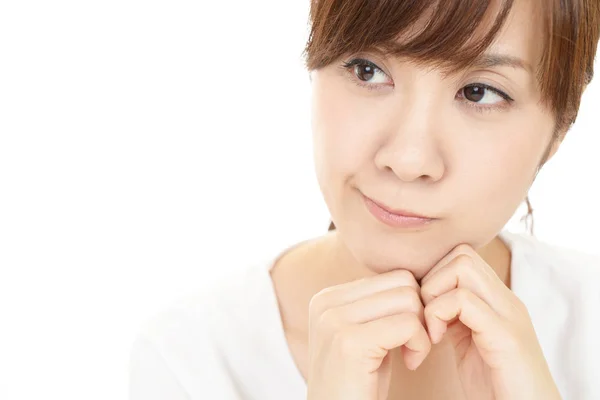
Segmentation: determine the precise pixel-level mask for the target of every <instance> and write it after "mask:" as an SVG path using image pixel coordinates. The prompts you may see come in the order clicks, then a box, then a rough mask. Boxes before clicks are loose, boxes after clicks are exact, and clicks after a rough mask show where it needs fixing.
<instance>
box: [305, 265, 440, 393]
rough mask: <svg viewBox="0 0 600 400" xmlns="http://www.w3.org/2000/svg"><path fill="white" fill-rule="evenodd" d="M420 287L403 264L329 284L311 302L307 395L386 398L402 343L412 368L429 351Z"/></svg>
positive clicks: (403, 350)
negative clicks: (393, 357) (395, 351)
mask: <svg viewBox="0 0 600 400" xmlns="http://www.w3.org/2000/svg"><path fill="white" fill-rule="evenodd" d="M419 292H420V287H419V285H418V283H417V281H416V279H415V278H414V276H413V275H412V274H411V273H410V272H408V271H406V270H395V271H390V272H386V273H383V274H379V275H376V276H373V277H369V278H365V279H360V280H357V281H354V282H349V283H345V284H342V285H338V286H334V287H331V288H327V289H324V290H322V291H321V292H319V293H318V294H316V295H315V296H314V297H313V298H312V300H311V302H310V307H309V370H308V379H307V381H308V397H307V399H308V400H342V399H343V400H384V399H386V398H387V394H388V390H389V385H390V379H391V373H392V366H391V358H390V356H389V351H390V350H392V349H394V348H397V347H401V346H402V347H401V352H402V356H403V359H404V364H405V365H406V367H407V368H409V369H411V370H414V369H416V368H417V367H418V366H419V365H421V363H422V362H423V360H424V359H425V358H426V357H427V355H428V354H429V351H430V349H431V342H430V341H429V336H428V334H427V331H426V329H425V327H424V320H423V303H422V302H421V297H420V293H419Z"/></svg>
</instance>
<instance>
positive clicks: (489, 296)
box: [421, 254, 512, 314]
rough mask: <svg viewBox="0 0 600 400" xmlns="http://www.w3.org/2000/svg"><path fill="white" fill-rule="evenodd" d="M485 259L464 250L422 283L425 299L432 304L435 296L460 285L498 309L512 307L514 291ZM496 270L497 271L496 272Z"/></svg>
mask: <svg viewBox="0 0 600 400" xmlns="http://www.w3.org/2000/svg"><path fill="white" fill-rule="evenodd" d="M478 263H485V261H483V260H481V261H478V260H474V259H473V258H472V257H471V256H469V255H466V254H460V255H459V256H457V257H456V258H455V259H453V260H452V261H451V262H449V263H448V264H446V265H445V266H444V267H443V268H440V269H438V270H437V272H436V273H435V274H433V275H431V276H430V277H429V279H428V280H427V281H426V282H425V283H423V284H422V286H421V297H422V298H423V303H424V304H425V305H428V304H429V303H430V302H431V301H432V300H433V299H435V298H436V297H439V296H441V295H442V294H444V293H447V292H449V291H451V290H453V289H456V288H465V289H469V290H470V291H471V292H473V293H474V294H475V295H477V296H478V297H479V298H480V299H481V300H483V301H484V302H486V303H487V304H488V305H489V306H490V307H492V308H493V309H494V310H495V311H496V312H499V313H501V314H505V313H507V312H508V311H509V310H511V309H512V308H511V306H510V305H511V303H510V298H511V295H512V292H510V289H508V288H507V287H506V285H504V283H503V282H502V281H501V280H500V278H498V276H497V275H496V274H495V273H494V272H493V271H492V272H491V274H490V273H486V272H484V270H485V269H486V268H487V269H490V270H491V267H489V266H488V265H487V264H485V266H482V265H480V264H478ZM492 274H493V275H492Z"/></svg>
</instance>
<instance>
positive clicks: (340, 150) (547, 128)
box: [311, 0, 556, 276]
mask: <svg viewBox="0 0 600 400" xmlns="http://www.w3.org/2000/svg"><path fill="white" fill-rule="evenodd" d="M532 3H535V2H529V1H522V0H521V1H516V2H515V4H514V7H513V9H512V11H511V15H510V16H509V19H508V21H507V23H506V25H505V26H504V29H503V30H502V31H501V33H500V34H499V35H498V37H497V39H496V41H495V42H494V44H492V45H491V46H490V48H489V49H488V51H487V52H486V54H497V55H506V56H510V57H513V58H518V59H521V60H522V61H523V64H524V66H525V68H521V67H517V66H514V65H512V66H511V65H497V66H491V67H490V66H483V67H480V68H479V67H478V68H473V69H472V70H469V71H462V72H461V73H459V74H456V75H453V76H447V77H444V76H443V75H442V74H441V72H440V71H438V70H433V69H429V70H428V69H424V68H420V67H417V66H415V65H413V64H411V63H410V62H409V61H407V60H403V59H392V58H383V57H381V56H378V55H377V54H374V53H361V54H352V55H346V56H344V57H342V58H340V59H338V60H336V61H335V62H334V63H332V64H330V65H329V66H327V67H325V68H323V69H320V70H315V71H312V72H311V81H312V85H313V110H312V128H313V134H314V146H315V148H314V150H315V166H316V171H317V178H318V181H319V185H320V187H321V190H322V192H323V195H324V198H325V201H326V203H327V206H328V208H329V211H330V213H331V215H332V218H333V220H334V222H335V224H336V226H337V229H338V234H339V235H340V238H341V239H342V240H343V242H344V244H345V245H346V247H347V248H348V249H349V250H350V252H351V253H352V254H353V256H354V257H356V259H357V260H358V261H359V262H362V263H364V264H365V265H366V266H368V267H369V268H371V269H373V270H374V271H377V272H383V271H386V270H390V269H393V268H404V269H408V270H411V271H413V273H415V275H418V276H422V275H423V274H424V273H426V272H427V271H428V270H429V269H430V268H431V267H432V266H433V265H434V264H435V263H436V262H437V261H438V260H439V259H440V258H442V257H443V256H444V255H445V254H446V253H448V252H449V251H450V250H451V249H452V248H454V247H455V246H456V245H457V244H459V243H468V244H470V245H471V246H473V247H474V248H476V249H477V248H479V247H481V246H483V245H485V244H487V243H489V242H490V241H491V240H492V239H493V238H494V237H495V236H496V235H497V234H498V232H499V231H500V230H501V229H503V227H504V226H505V224H506V222H507V221H508V220H509V219H510V218H511V217H512V215H513V214H514V212H515V211H516V209H517V208H518V206H519V205H520V204H521V202H522V201H523V200H524V198H525V196H526V195H527V191H528V189H529V187H530V185H531V183H532V182H533V179H534V176H535V173H536V170H537V167H538V165H539V162H540V161H541V159H542V157H543V155H544V153H545V151H546V150H547V148H548V145H549V144H550V143H551V138H552V132H553V128H554V122H553V117H552V115H551V114H550V113H549V112H548V111H547V110H546V109H544V108H543V107H542V105H541V104H540V94H539V90H538V87H537V84H536V79H535V72H534V71H533V70H531V69H529V67H527V66H535V65H536V64H537V62H538V60H539V59H540V57H541V53H540V50H541V43H542V38H541V25H540V23H539V22H538V21H535V20H533V16H534V15H539V14H540V13H539V12H536V11H535V10H533V8H532V7H534V6H533V4H532ZM357 58H363V59H366V60H368V61H370V62H372V63H373V64H374V66H371V67H369V66H368V65H367V64H365V63H364V62H359V63H358V64H357V65H354V66H350V67H348V68H346V69H344V68H343V67H342V64H343V63H344V62H351V61H352V60H353V59H357ZM472 85H475V87H471V88H469V86H472ZM483 85H489V86H490V87H491V88H492V89H484V87H483ZM494 89H495V90H497V91H499V92H495V91H494ZM500 92H501V93H500ZM505 96H509V98H510V99H512V100H508V99H506V98H505ZM555 147H556V146H553V148H552V150H551V153H550V154H551V155H553V154H554V152H555V151H556V148H555ZM363 196H367V197H369V198H370V199H373V200H375V201H377V202H378V203H380V204H383V205H385V206H387V207H388V208H390V209H394V210H404V211H408V212H412V213H415V214H419V215H424V216H428V217H433V218H435V220H434V221H432V222H430V223H429V224H426V225H424V226H421V227H418V228H414V227H413V228H398V227H391V226H389V225H387V224H384V223H382V222H380V221H379V220H377V219H376V218H375V217H374V216H373V215H372V214H371V212H370V211H369V209H368V207H367V206H366V205H365V201H364V197H363Z"/></svg>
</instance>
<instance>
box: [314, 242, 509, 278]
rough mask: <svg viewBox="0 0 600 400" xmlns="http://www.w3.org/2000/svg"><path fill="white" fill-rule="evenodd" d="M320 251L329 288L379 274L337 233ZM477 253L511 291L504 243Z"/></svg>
mask: <svg viewBox="0 0 600 400" xmlns="http://www.w3.org/2000/svg"><path fill="white" fill-rule="evenodd" d="M320 247H321V249H320V251H319V253H321V254H320V255H319V258H320V259H321V260H322V261H321V262H320V263H319V264H320V266H321V268H326V269H327V274H326V275H327V281H328V282H327V284H330V285H331V286H333V285H336V284H341V283H346V282H350V281H354V280H357V279H361V278H365V277H368V276H373V275H376V274H377V273H376V272H374V271H372V270H371V269H369V268H368V267H367V266H365V265H362V264H361V263H359V262H358V261H357V260H356V258H354V257H353V256H352V254H351V253H350V251H349V250H348V248H347V247H346V246H345V244H344V243H343V241H342V240H341V239H340V237H339V235H338V234H337V232H336V231H331V232H329V233H327V234H326V235H325V237H324V238H323V241H322V242H321V246H320ZM476 251H477V254H479V255H480V256H481V258H482V259H483V260H484V261H485V262H486V263H487V264H488V265H489V266H490V267H491V268H492V269H493V270H494V272H496V274H497V275H498V277H499V278H500V279H501V280H502V281H503V282H504V284H505V285H506V286H508V287H510V263H511V252H510V249H509V248H508V246H507V245H506V244H505V243H504V242H503V241H502V239H500V237H498V236H496V237H494V239H492V240H491V241H490V242H489V243H487V244H486V245H484V246H482V247H480V248H478V249H476ZM432 268H433V265H432Z"/></svg>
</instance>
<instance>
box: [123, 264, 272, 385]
mask: <svg viewBox="0 0 600 400" xmlns="http://www.w3.org/2000/svg"><path fill="white" fill-rule="evenodd" d="M270 284H271V281H270V277H269V270H268V265H267V264H262V263H260V262H259V263H255V264H252V265H248V266H247V267H243V268H241V269H239V268H238V269H236V270H235V271H232V272H231V273H229V272H228V273H226V274H223V275H222V276H221V277H220V278H218V279H217V280H216V282H213V284H211V285H210V286H209V285H203V286H202V288H200V289H198V290H197V291H195V292H193V293H191V294H187V295H184V296H181V297H179V298H178V299H176V300H175V301H174V302H173V303H171V304H170V305H168V306H167V307H165V308H164V309H162V310H159V311H158V312H156V314H154V315H153V316H151V317H150V318H148V319H147V320H145V321H144V322H143V323H142V325H141V327H140V328H139V330H138V333H137V337H136V338H135V340H134V343H133V346H132V351H131V359H130V363H131V365H132V366H134V365H136V363H137V362H136V360H137V359H145V358H148V354H146V353H152V356H153V357H154V358H155V359H157V360H161V364H162V365H161V367H160V368H161V370H165V371H166V370H168V371H170V372H169V373H170V374H171V375H172V376H174V377H177V379H178V381H179V382H181V385H182V386H183V387H185V388H186V390H188V391H189V392H191V393H193V392H194V391H195V390H198V391H199V390H201V389H200V388H201V386H202V385H206V384H211V385H213V386H214V387H222V388H224V389H223V390H225V388H232V387H235V385H234V384H233V383H232V382H234V381H235V380H236V377H235V376H233V375H232V374H233V371H231V369H232V368H233V369H235V368H237V367H238V366H237V365H235V363H236V362H237V363H244V360H247V361H249V357H254V356H256V355H254V354H249V352H251V351H252V349H255V348H256V349H258V348H260V347H261V345H262V342H261V341H262V340H263V339H262V337H263V336H265V335H263V334H262V332H264V331H265V330H267V329H269V327H271V326H272V325H273V321H276V320H275V319H274V318H272V315H273V312H271V311H273V310H275V309H276V300H274V301H273V302H272V298H271V296H272V292H271V291H270V290H271V288H270V286H269V285H270ZM234 361H235V362H234ZM232 363H233V364H234V365H232ZM137 364H139V363H137ZM159 373H161V372H160V371H159V372H156V374H159ZM151 379H153V378H151ZM195 388H196V389H195ZM227 390H229V389H227Z"/></svg>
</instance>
